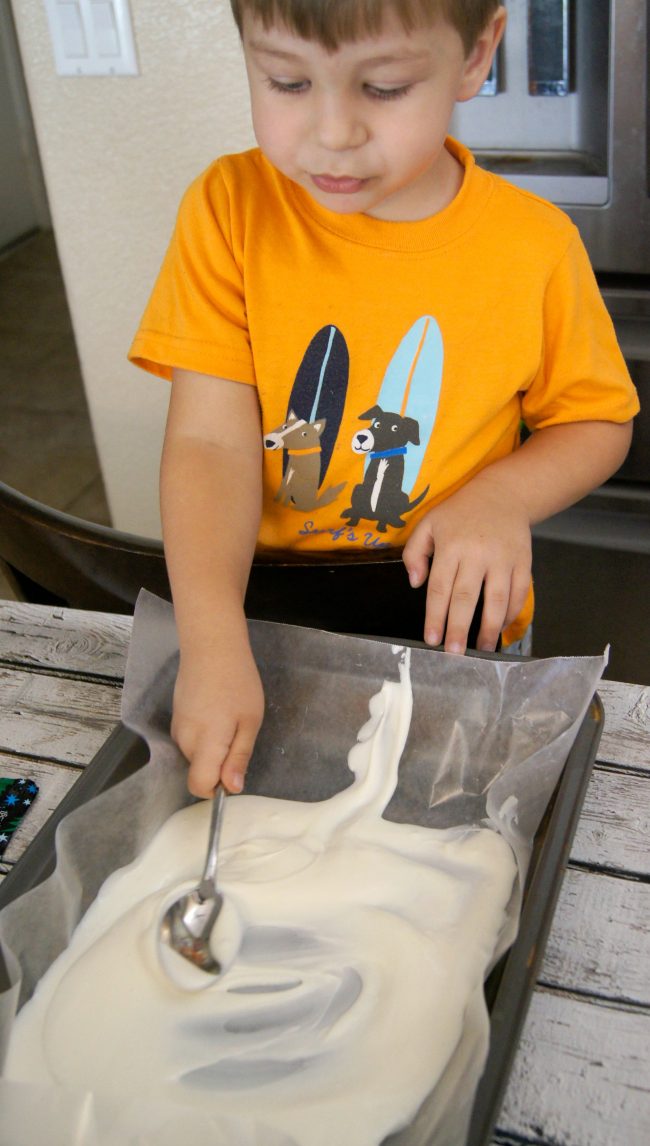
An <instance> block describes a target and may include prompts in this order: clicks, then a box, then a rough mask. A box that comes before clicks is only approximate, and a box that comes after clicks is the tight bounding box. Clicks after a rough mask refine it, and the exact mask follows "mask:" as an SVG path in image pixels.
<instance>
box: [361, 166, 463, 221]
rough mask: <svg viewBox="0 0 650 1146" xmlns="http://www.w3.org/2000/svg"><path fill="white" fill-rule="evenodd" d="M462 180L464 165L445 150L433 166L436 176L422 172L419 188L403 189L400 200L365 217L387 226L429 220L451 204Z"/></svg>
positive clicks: (389, 201) (413, 186)
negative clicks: (382, 222)
mask: <svg viewBox="0 0 650 1146" xmlns="http://www.w3.org/2000/svg"><path fill="white" fill-rule="evenodd" d="M464 178H465V168H464V166H463V164H462V163H461V162H460V161H459V160H458V159H457V158H456V156H455V155H452V153H451V151H450V150H449V149H448V148H447V147H445V148H444V150H443V151H442V153H441V155H440V157H439V159H438V163H437V164H436V170H435V174H433V173H429V172H424V173H423V174H422V176H421V177H420V179H419V180H418V185H414V184H411V185H409V186H408V187H405V188H404V193H403V195H402V196H393V197H391V198H390V199H387V200H385V201H384V202H382V203H380V204H379V205H378V206H377V207H376V208H374V209H372V210H370V211H368V212H365V213H366V214H368V215H369V216H370V218H373V219H384V220H386V221H387V222H399V223H413V222H419V221H422V220H423V219H430V218H432V216H434V215H439V214H440V212H441V211H444V210H445V209H446V208H447V207H449V206H450V204H451V203H453V201H454V199H455V198H456V196H457V195H458V193H459V191H460V189H461V187H462V185H463V180H464Z"/></svg>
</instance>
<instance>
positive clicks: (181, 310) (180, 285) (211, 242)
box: [129, 163, 255, 384]
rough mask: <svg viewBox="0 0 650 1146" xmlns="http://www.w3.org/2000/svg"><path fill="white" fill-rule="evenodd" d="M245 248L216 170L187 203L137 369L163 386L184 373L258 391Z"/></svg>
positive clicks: (144, 325) (152, 304) (146, 321)
mask: <svg viewBox="0 0 650 1146" xmlns="http://www.w3.org/2000/svg"><path fill="white" fill-rule="evenodd" d="M240 247H241V240H240V238H239V236H238V234H237V220H236V219H233V210H232V200H231V195H230V193H229V191H228V189H227V187H226V185H225V183H224V180H223V178H222V176H221V174H220V171H219V165H218V163H217V164H214V165H213V166H212V167H211V168H209V169H208V171H207V172H205V173H204V174H203V175H202V176H200V177H199V179H197V180H196V181H195V182H194V183H193V184H192V185H191V186H190V188H189V189H188V191H187V192H186V193H185V195H184V197H183V200H182V202H181V206H180V208H179V212H178V217H177V220H176V227H175V230H174V234H173V237H172V240H171V243H170V245H169V248H168V250H167V253H166V255H165V258H164V261H163V264H162V267H161V270H160V273H159V275H158V279H157V281H156V283H155V286H154V289H153V292H152V294H151V297H150V299H149V303H148V305H147V308H146V310H145V312H144V315H143V317H142V321H141V324H140V328H139V330H138V332H137V334H136V336H135V339H134V341H133V344H132V346H131V348H130V351H129V359H130V361H131V362H133V363H134V364H135V365H137V366H142V367H143V368H144V369H145V370H149V371H150V372H151V373H153V374H157V375H159V376H160V377H163V378H171V372H172V368H173V367H177V368H179V369H183V370H194V371H197V372H198V373H201V374H212V375H216V376H217V377H221V378H230V379H232V380H233V381H237V382H248V383H252V384H254V383H255V371H254V366H253V359H252V354H251V347H250V338H249V332H248V323H247V318H246V304H245V298H244V282H243V272H242V261H241V259H240V258H239V248H240Z"/></svg>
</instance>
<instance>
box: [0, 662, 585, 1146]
mask: <svg viewBox="0 0 650 1146" xmlns="http://www.w3.org/2000/svg"><path fill="white" fill-rule="evenodd" d="M470 655H471V654H470ZM473 655H482V654H473ZM504 659H506V658H504ZM507 659H512V658H507ZM603 715H604V714H603V707H602V704H601V701H600V698H599V697H598V695H595V696H594V697H593V699H592V702H591V704H590V706H589V708H588V711H587V713H586V714H585V717H584V719H583V721H582V724H581V726H580V729H579V731H578V735H577V737H576V739H575V741H574V744H573V747H572V749H571V751H570V753H569V755H568V757H567V760H566V763H565V765H564V768H563V771H562V774H561V776H560V779H559V781H558V784H557V786H556V789H555V792H554V794H553V797H552V799H551V801H550V803H549V805H548V808H547V811H546V814H545V816H544V819H543V821H542V823H541V824H540V827H539V829H538V831H537V834H536V837H535V845H534V849H533V854H532V857H531V862H530V867H529V871H528V876H527V880H526V887H525V891H524V900H523V907H522V912H521V918H520V926H519V931H518V935H517V938H516V940H515V942H514V944H513V946H512V947H511V948H510V950H509V951H508V952H506V954H505V955H504V956H503V957H502V959H501V960H500V962H499V963H498V964H497V966H496V967H495V968H494V969H493V971H492V973H491V974H490V976H489V978H488V980H487V982H486V985H485V994H486V1000H487V1005H488V1010H489V1013H490V1046H489V1052H488V1058H487V1061H486V1065H485V1069H484V1072H483V1075H482V1078H481V1080H480V1083H479V1086H478V1088H477V1092H476V1097H475V1101H474V1106H473V1113H472V1119H471V1124H470V1130H469V1135H468V1138H467V1143H466V1146H489V1143H490V1142H491V1141H492V1135H493V1130H494V1127H495V1124H496V1121H497V1118H498V1115H499V1110H500V1107H501V1103H502V1100H503V1094H504V1091H505V1087H506V1084H507V1080H508V1074H509V1071H510V1067H511V1065H512V1061H513V1058H514V1055H515V1051H516V1048H517V1042H518V1038H519V1034H520V1032H521V1028H522V1026H523V1023H524V1019H525V1016H526V1012H527V1009H528V1004H529V1001H530V997H531V994H532V991H533V988H534V986H535V982H536V978H537V973H538V970H539V967H540V964H541V960H542V957H543V954H544V947H545V944H546V940H547V937H548V933H549V930H550V927H551V922H552V919H553V913H554V910H555V905H556V901H557V897H558V894H559V891H560V886H561V883H562V876H563V872H564V869H565V867H566V863H567V860H568V856H569V850H570V847H571V842H572V839H573V835H574V832H575V828H576V825H577V822H578V818H579V815H580V810H581V806H582V802H583V798H584V793H585V790H586V787H587V784H588V782H589V777H590V774H591V769H592V766H593V763H594V760H595V757H596V751H597V747H598V743H599V740H600V735H601V732H602V725H603ZM147 759H148V748H147V745H146V744H145V743H144V741H143V740H141V739H140V738H139V737H138V736H136V735H135V733H133V732H131V731H130V730H129V729H127V728H125V727H124V725H121V724H120V725H118V726H117V727H116V729H115V730H114V731H113V732H112V733H111V735H110V736H109V737H108V739H107V741H106V742H105V744H104V745H103V746H102V748H101V749H100V750H99V752H98V753H97V754H96V756H95V757H94V758H93V760H92V761H91V762H90V764H88V766H87V767H86V769H85V770H84V772H83V774H82V775H81V776H80V778H79V780H78V781H77V782H76V783H75V785H74V786H73V788H72V789H71V790H70V791H69V792H68V794H67V796H66V797H65V798H64V799H63V800H62V801H61V803H60V804H59V806H58V808H57V809H56V810H55V811H54V812H53V813H52V815H51V816H50V818H49V820H48V821H47V823H46V824H45V825H44V826H43V828H42V829H41V831H40V832H39V833H38V835H37V836H36V837H35V839H34V840H33V842H32V843H31V844H30V846H29V848H28V849H27V850H26V852H25V854H24V856H23V857H22V858H21V859H20V861H19V862H18V863H17V864H16V866H15V867H14V868H13V870H12V871H10V872H9V874H8V875H7V876H6V878H5V879H4V881H3V883H2V885H1V886H0V908H2V907H4V906H6V904H8V903H10V902H11V901H12V900H13V899H15V898H17V897H18V896H20V895H22V894H23V893H24V892H26V891H29V890H30V889H31V888H33V887H35V886H36V885H37V884H38V883H40V882H42V880H44V879H45V878H46V877H47V876H48V875H49V874H50V873H51V872H52V870H53V868H54V865H55V848H54V836H55V832H56V828H57V826H58V824H59V823H60V821H61V820H62V819H63V817H64V816H66V815H67V814H68V812H71V811H73V810H74V809H75V808H77V807H80V806H81V805H82V804H84V803H85V802H86V801H87V800H89V799H91V798H92V797H93V796H96V795H98V794H99V793H101V792H103V791H105V790H106V789H108V788H109V787H111V786H112V785H113V784H115V783H117V782H118V781H120V780H123V779H125V778H126V777H127V776H129V775H131V774H132V773H133V772H134V771H135V770H136V769H138V768H141V767H142V766H143V765H144V764H145V763H146V761H147ZM0 962H1V959H0ZM0 977H1V978H2V979H5V978H6V977H5V973H4V967H2V966H0ZM2 985H3V984H0V986H2ZM5 985H6V984H5Z"/></svg>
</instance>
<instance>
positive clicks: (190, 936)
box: [160, 784, 225, 975]
mask: <svg viewBox="0 0 650 1146" xmlns="http://www.w3.org/2000/svg"><path fill="white" fill-rule="evenodd" d="M224 799H225V790H224V788H223V786H222V785H221V784H217V787H216V788H215V791H214V797H213V800H212V814H211V817H210V836H209V843H208V854H207V856H206V860H205V867H204V869H203V875H202V876H201V882H200V883H199V884H198V886H197V887H195V888H194V890H193V891H190V892H187V893H186V894H185V895H181V896H180V898H179V899H177V900H175V902H174V903H172V904H171V906H170V907H168V908H167V911H166V912H165V914H164V916H163V918H162V920H161V923H160V939H161V942H162V943H166V944H167V945H168V946H169V947H171V948H172V949H173V950H174V951H176V952H178V954H179V955H182V956H183V958H184V959H188V960H189V962H190V963H193V964H194V966H195V967H198V968H199V969H200V970H201V971H205V972H206V973H207V974H208V975H218V974H219V973H220V971H221V964H220V963H219V961H218V960H217V959H215V958H214V955H213V954H212V952H211V950H210V946H209V941H210V933H211V931H212V928H213V927H214V924H215V922H216V919H217V916H218V914H219V912H220V911H221V905H222V903H223V896H222V895H221V894H220V892H218V891H217V884H216V876H217V852H218V848H219V833H220V830H221V818H222V814H223V804H224Z"/></svg>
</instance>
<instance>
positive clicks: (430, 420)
mask: <svg viewBox="0 0 650 1146" xmlns="http://www.w3.org/2000/svg"><path fill="white" fill-rule="evenodd" d="M443 357H444V354H443V345H442V335H441V333H440V327H439V326H438V323H437V322H436V320H435V318H432V317H431V315H423V316H422V317H421V318H418V319H417V321H416V322H414V323H413V326H412V327H411V328H410V330H408V331H407V333H406V334H405V335H404V337H403V339H402V341H401V342H400V344H399V346H398V347H397V350H396V351H395V353H394V354H393V357H392V358H391V360H390V362H389V364H388V367H387V369H386V373H385V374H384V378H383V381H382V384H381V389H380V391H379V394H378V396H377V405H378V406H381V408H382V410H392V411H393V412H394V413H397V414H401V416H402V417H409V418H414V419H415V421H416V422H417V423H418V426H419V429H420V443H419V445H414V444H410V445H409V447H408V451H407V453H406V456H405V458H404V480H403V487H402V488H403V489H404V491H405V492H406V493H410V492H411V491H412V490H413V487H414V485H415V483H416V481H417V477H418V473H419V471H420V467H421V465H422V460H423V458H424V454H425V452H426V449H427V446H428V445H429V439H430V437H431V431H432V430H433V426H434V423H435V420H436V414H437V412H438V402H439V400H440V386H441V383H442V365H443ZM369 464H370V462H369V459H368V458H367V459H366V468H367V467H368V465H369Z"/></svg>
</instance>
